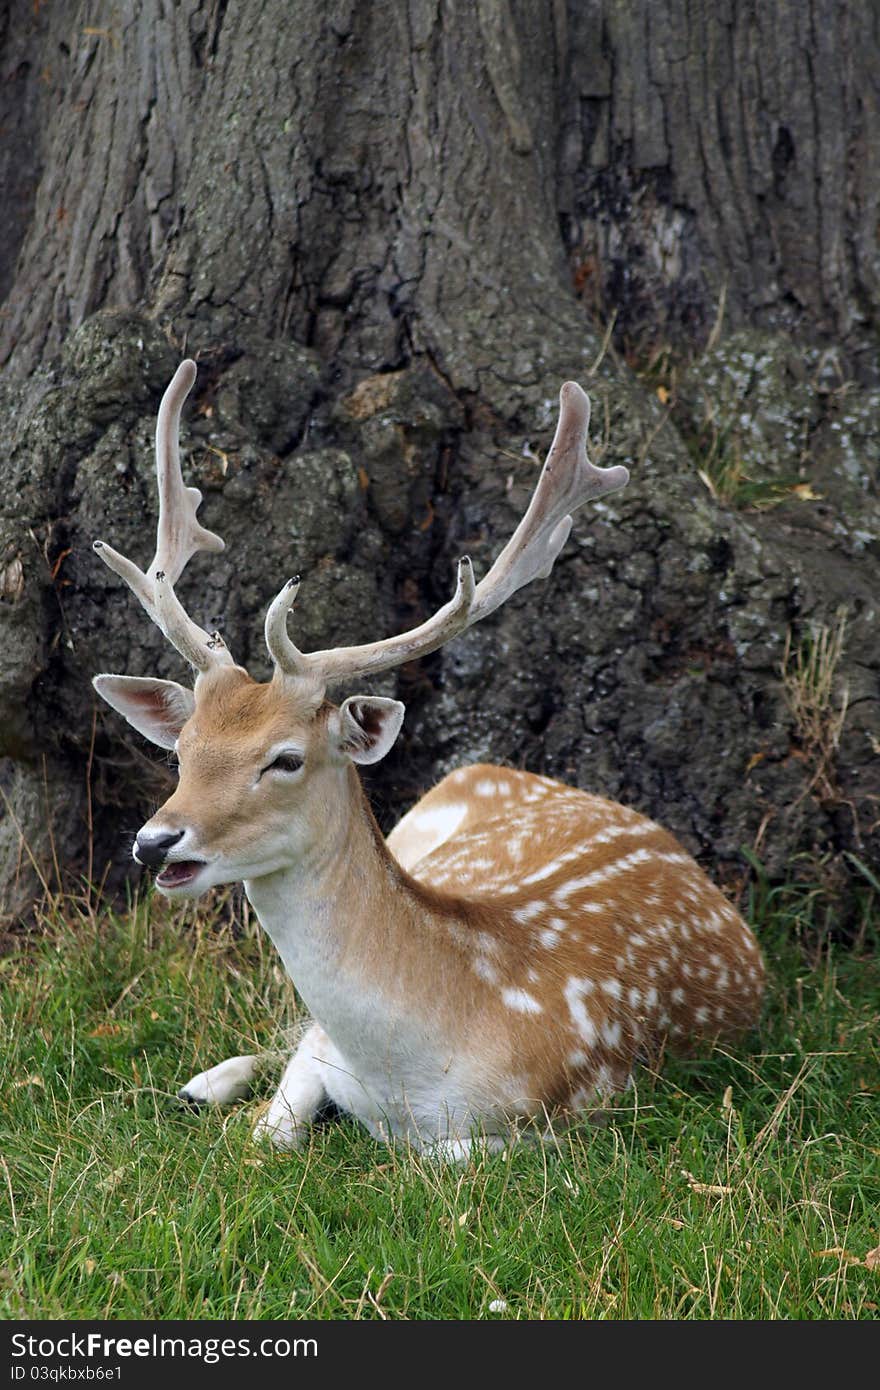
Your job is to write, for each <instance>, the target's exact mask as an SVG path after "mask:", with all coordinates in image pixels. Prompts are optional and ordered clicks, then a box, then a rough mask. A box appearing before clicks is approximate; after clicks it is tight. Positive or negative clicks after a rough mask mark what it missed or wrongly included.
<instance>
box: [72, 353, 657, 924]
mask: <svg viewBox="0 0 880 1390" xmlns="http://www.w3.org/2000/svg"><path fill="white" fill-rule="evenodd" d="M195 379H196V366H195V363H194V362H191V361H185V362H182V363H181V365H180V366H179V367H178V369H177V372H176V373H175V375H174V378H173V380H172V381H171V384H170V385H169V387H168V389H167V390H166V392H165V395H164V397H163V399H162V403H161V406H160V409H159V417H158V422H157V428H156V471H157V478H158V487H159V523H158V535H157V544H156V553H155V555H154V557H153V560H152V562H151V563H150V565H149V566H148V567H147V570H146V571H142V570H140V569H139V568H138V567H137V565H135V564H134V563H133V562H132V561H131V560H129V559H127V558H126V557H125V556H123V555H121V554H120V553H119V552H118V551H116V550H114V549H113V548H112V546H109V545H107V544H106V543H105V542H103V541H95V543H94V544H95V549H96V550H97V552H98V554H99V555H100V556H101V558H102V559H103V560H104V561H105V562H106V564H108V565H109V566H110V568H111V569H112V570H114V571H115V573H116V574H118V575H119V576H120V578H122V579H124V580H125V582H126V583H127V584H128V586H129V587H130V588H131V589H132V590H133V592H134V593H135V595H136V597H137V598H138V600H139V601H140V603H141V604H142V606H143V607H144V608H145V609H146V611H147V613H148V614H149V616H150V618H151V619H152V620H153V621H154V622H155V623H156V624H157V625H158V626H159V627H160V628H161V630H162V632H163V633H164V634H165V636H166V637H167V638H168V640H169V641H170V642H171V643H172V644H173V646H174V647H175V648H176V649H177V651H178V652H180V654H181V656H183V657H184V658H185V659H186V660H187V661H188V662H189V664H190V666H191V667H192V668H193V669H194V671H195V673H196V675H195V684H194V686H193V688H192V689H190V688H189V687H187V686H183V685H179V684H177V683H176V682H174V681H165V680H157V679H152V678H146V677H137V676H114V675H99V676H96V677H95V678H94V686H95V689H96V690H97V691H98V693H99V695H101V696H102V697H103V699H105V700H106V701H107V702H108V704H110V705H112V706H113V708H114V709H116V710H117V711H118V712H119V713H120V714H122V715H123V716H124V717H125V718H126V719H127V720H128V722H129V723H130V724H132V725H133V726H134V728H136V729H137V730H138V731H139V732H140V733H141V734H143V735H144V736H145V737H146V738H148V739H150V740H151V741H152V742H153V743H155V744H157V745H158V746H159V747H161V748H166V749H170V750H173V751H174V752H175V753H176V755H177V759H178V763H179V769H180V775H179V782H178V786H177V789H176V790H175V792H174V793H173V795H172V796H171V797H169V799H168V800H167V801H166V802H165V804H164V805H163V806H162V807H160V809H159V810H158V811H157V812H156V814H155V815H154V816H153V817H152V818H151V819H150V820H148V821H147V823H146V824H145V825H144V826H143V827H142V828H141V830H140V831H139V832H138V835H137V839H136V840H135V844H134V849H133V853H134V857H135V859H136V860H138V862H139V863H142V864H146V865H149V866H151V867H153V868H157V869H159V870H160V873H159V875H158V877H157V880H156V882H157V886H158V887H159V888H160V889H161V890H162V891H163V892H165V893H167V894H169V895H174V896H190V897H191V896H197V895H198V894H199V893H202V892H203V891H204V890H205V889H206V888H209V887H211V886H213V885H216V884H219V883H230V882H236V881H238V880H240V879H246V880H247V879H253V878H258V877H263V876H265V875H268V874H271V873H273V872H275V871H277V870H279V869H282V868H285V867H289V866H290V865H291V864H293V863H296V864H301V865H302V866H303V867H304V868H305V869H308V867H309V866H310V865H313V864H317V863H318V862H319V861H321V860H326V859H327V857H328V856H330V855H332V854H334V853H338V852H339V851H340V850H341V848H342V847H343V845H344V843H345V834H346V821H345V814H344V807H345V806H346V805H347V804H348V802H349V801H350V796H349V795H348V793H349V792H350V790H351V783H352V779H354V778H356V774H355V771H354V768H355V766H356V765H357V764H360V763H373V762H377V761H378V760H379V759H380V758H382V757H384V755H385V754H386V753H387V752H388V750H389V749H390V748H391V747H392V745H393V743H394V741H395V739H396V738H397V735H398V733H399V731H400V727H401V724H402V722H403V715H404V707H403V705H402V704H401V703H400V702H399V701H397V700H389V699H382V698H379V697H376V696H369V695H352V696H350V697H349V698H348V699H346V700H345V701H344V702H343V703H342V705H341V706H339V707H338V708H337V707H335V706H333V705H331V704H330V703H329V702H328V701H327V700H326V698H325V696H326V690H327V688H328V686H330V685H334V686H337V685H345V684H347V683H349V682H354V681H356V680H360V679H362V678H365V677H366V678H368V677H370V676H371V675H375V674H378V673H379V672H381V671H387V670H390V669H392V668H394V667H397V666H399V665H401V664H403V663H404V662H408V661H413V660H415V659H416V658H417V657H421V656H426V655H427V654H428V653H429V652H433V651H435V650H436V649H437V648H438V647H441V646H443V645H444V644H445V643H446V642H448V641H450V640H451V639H452V638H453V637H455V636H456V635H457V634H458V633H460V632H463V631H464V630H465V629H466V628H468V627H470V626H472V624H474V623H476V622H479V621H480V620H481V619H482V618H485V617H486V616H487V615H488V614H489V613H492V612H494V611H495V609H496V608H498V607H499V606H500V605H501V604H502V603H504V602H505V601H506V599H508V598H509V597H510V595H511V594H513V593H515V592H516V590H517V589H520V588H522V587H523V585H525V584H528V583H530V582H531V581H532V580H533V579H537V578H546V577H547V575H549V573H550V571H551V569H552V568H553V564H554V561H555V560H556V557H557V555H558V554H559V552H560V550H561V549H562V547H563V545H564V544H565V541H566V538H567V537H568V534H569V531H570V529H571V524H572V517H571V514H572V513H573V512H574V511H575V510H576V508H578V507H580V506H582V505H583V504H584V503H586V502H588V501H591V500H594V499H596V498H598V497H601V496H603V495H604V494H606V493H609V492H613V491H616V490H617V489H619V488H622V487H623V486H625V484H626V483H627V482H628V480H629V474H628V472H627V470H626V469H625V468H623V467H621V466H617V467H614V468H606V469H601V468H596V467H595V466H594V465H593V464H592V463H591V462H590V461H589V459H588V458H587V453H586V444H587V430H588V426H589V419H590V405H589V400H588V398H587V396H586V395H585V393H584V392H583V391H582V390H581V388H580V387H579V386H578V385H577V384H576V383H575V382H571V381H570V382H567V383H566V384H565V385H564V386H563V387H562V390H561V392H560V411H559V422H558V425H557V429H556V434H555V437H554V440H553V444H552V447H551V449H550V453H549V454H548V456H547V461H546V463H545V464H544V468H543V470H542V472H541V475H540V478H539V480H538V484H537V486H536V488H535V492H534V495H533V497H532V499H531V502H530V504H529V507H528V509H527V511H526V513H525V516H524V517H523V519H522V521H521V522H520V524H519V526H518V527H517V528H516V531H515V532H514V534H513V536H512V537H511V539H510V540H509V541H508V543H507V545H506V546H505V548H504V549H503V550H502V552H501V554H500V555H499V556H498V558H497V560H496V561H495V563H494V564H493V565H492V567H491V569H490V570H489V572H488V573H487V574H486V576H485V577H484V578H483V579H482V580H481V581H480V583H479V584H476V583H475V581H474V575H473V569H472V566H471V562H470V560H469V559H467V558H466V557H465V558H463V559H462V560H460V561H459V564H458V575H457V581H456V586H455V592H454V594H453V596H452V598H451V599H450V600H449V602H448V603H446V604H445V605H444V606H443V607H442V608H440V609H439V610H438V612H436V613H435V614H434V615H433V617H431V618H429V619H428V620H427V621H426V622H424V623H422V624H421V625H420V626H418V627H416V628H413V629H412V630H411V631H409V632H405V633H401V634H399V635H397V636H394V637H389V638H385V639H384V640H381V641H377V642H372V643H367V644H366V645H364V646H358V647H336V648H331V649H328V650H326V651H318V652H310V653H305V652H301V651H300V650H299V649H298V648H297V647H296V646H295V644H294V642H293V641H292V639H291V637H290V634H289V632H288V626H287V624H288V615H289V613H290V611H291V609H292V607H293V604H294V601H295V599H296V597H297V593H298V590H299V579H298V577H297V578H295V579H290V580H288V582H287V583H286V584H285V585H284V587H283V588H282V589H281V591H280V593H279V594H278V595H277V597H276V598H275V599H274V600H273V602H272V603H271V604H270V606H269V609H268V612H267V614H266V620H265V637H266V644H267V646H268V649H269V653H270V655H271V657H272V659H273V662H274V667H275V669H274V674H273V676H272V678H271V680H270V681H268V682H266V683H264V684H261V683H258V682H256V681H254V680H252V679H251V678H250V676H248V674H247V672H246V671H245V670H244V669H243V668H242V667H240V666H238V665H236V664H235V662H234V660H233V657H232V655H231V653H230V651H229V649H228V648H227V646H226V644H225V642H224V641H223V638H222V637H221V636H220V634H219V633H217V632H215V633H208V632H206V631H204V630H203V629H202V628H200V627H199V626H198V625H197V624H196V623H195V622H194V621H193V620H192V618H190V617H189V616H188V614H187V613H186V612H185V611H184V609H183V606H182V605H181V603H180V601H179V599H178V598H177V595H176V594H175V591H174V585H175V584H176V582H177V580H178V579H179V577H180V575H181V574H182V572H183V570H184V567H185V566H186V564H187V563H188V561H189V560H190V559H191V558H192V556H193V555H194V554H195V553H196V552H197V551H199V550H206V551H208V552H214V553H216V552H218V551H220V550H222V549H223V547H224V543H223V541H222V540H221V539H220V537H219V536H217V535H215V534H214V533H213V532H211V531H208V530H206V529H205V528H204V527H203V526H201V525H200V524H199V522H198V520H197V519H196V513H197V510H198V507H199V504H200V502H201V500H202V499H201V494H200V493H199V492H198V490H197V489H195V488H189V487H186V486H185V485H184V482H183V478H182V475H181V469H180V456H179V449H178V434H179V426H180V414H181V410H182V407H183V403H184V401H185V399H186V397H187V395H188V394H189V391H190V390H191V388H192V386H193V383H194V382H195ZM340 808H342V810H341V809H340Z"/></svg>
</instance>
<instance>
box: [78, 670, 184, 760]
mask: <svg viewBox="0 0 880 1390" xmlns="http://www.w3.org/2000/svg"><path fill="white" fill-rule="evenodd" d="M92 685H93V686H94V687H95V689H96V690H97V692H98V694H99V695H100V696H101V698H102V699H103V700H106V701H107V704H108V705H112V706H113V708H114V709H115V710H117V711H118V712H119V714H121V715H123V716H124V718H125V719H127V720H128V722H129V724H131V725H132V727H133V728H135V729H137V731H138V733H139V734H143V736H144V738H148V739H149V740H150V742H151V743H156V744H158V745H159V747H160V748H173V747H174V745H175V743H176V742H177V735H178V734H179V733H180V731H181V729H182V728H183V726H184V724H185V723H186V721H187V720H188V719H189V717H190V715H191V714H192V712H193V710H194V709H195V707H196V697H195V696H194V695H193V693H192V691H191V690H187V689H186V687H185V686H183V685H178V684H177V682H176V681H160V680H154V679H153V678H152V677H150V676H95V678H94V680H93V681H92Z"/></svg>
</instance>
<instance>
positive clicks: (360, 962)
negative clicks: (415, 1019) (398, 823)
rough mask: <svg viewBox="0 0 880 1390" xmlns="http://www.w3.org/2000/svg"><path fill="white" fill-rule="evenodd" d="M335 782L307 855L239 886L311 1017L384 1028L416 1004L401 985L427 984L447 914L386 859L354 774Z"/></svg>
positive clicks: (346, 1025) (347, 1026)
mask: <svg viewBox="0 0 880 1390" xmlns="http://www.w3.org/2000/svg"><path fill="white" fill-rule="evenodd" d="M341 775H342V776H345V777H346V778H347V786H345V787H344V788H343V789H342V790H343V795H341V796H340V797H339V798H338V799H337V800H336V802H335V807H334V814H333V815H332V817H328V823H327V824H326V825H325V827H324V830H323V833H322V835H321V839H320V844H318V845H316V847H315V850H314V853H313V854H311V855H310V856H308V857H307V858H304V859H303V860H302V861H300V862H298V863H296V864H294V865H291V866H289V867H286V868H284V869H280V870H277V871H276V872H275V873H272V874H267V875H265V876H264V877H261V878H257V879H251V880H248V881H246V882H245V885H244V887H245V892H246V893H247V896H248V900H249V901H250V903H251V905H252V906H253V908H254V910H255V912H256V914H257V916H258V918H259V920H260V923H261V925H262V927H263V929H264V930H265V931H266V933H267V935H268V936H269V937H270V938H271V940H272V942H273V943H274V945H275V947H276V949H277V950H278V953H279V955H280V956H281V958H282V960H283V962H284V965H285V968H286V969H287V972H288V974H289V975H290V977H291V979H292V980H293V983H294V984H295V985H296V987H297V990H298V991H299V993H300V995H301V997H302V999H303V1001H304V1002H305V1004H306V1006H307V1007H308V1009H309V1011H310V1012H311V1013H312V1015H313V1017H315V1018H316V1019H317V1020H318V1021H320V1022H321V1023H322V1024H324V1026H325V1027H328V1028H331V1027H334V1026H336V1027H337V1028H339V1027H343V1028H345V1030H346V1031H348V1030H349V1029H351V1028H354V1029H358V1028H363V1027H364V1025H365V1023H366V1021H367V1020H366V1019H365V1017H364V1015H365V1013H368V1012H369V1011H370V1010H371V1009H375V1010H376V1011H378V1012H379V1013H381V1015H382V1018H383V1019H384V1024H385V1026H386V1027H387V1024H388V1021H389V1019H388V1010H389V1009H391V1010H392V1011H393V1010H394V1009H395V1007H396V1001H397V1002H399V1004H400V1007H401V1009H403V1010H404V1011H406V1009H407V1008H408V1007H409V1006H411V1005H412V1004H413V1002H414V1001H413V999H412V997H411V994H410V993H409V989H408V987H406V986H405V984H404V982H411V981H412V980H413V979H416V978H421V979H424V978H425V975H426V969H425V967H426V964H427V961H428V960H429V959H430V957H431V956H432V955H433V954H434V953H435V952H436V950H438V949H441V950H442V948H443V944H444V938H445V940H446V941H449V940H450V937H449V934H448V933H443V932H440V931H438V930H437V927H438V924H439V916H442V917H447V916H449V915H454V911H453V912H452V913H451V914H450V913H449V912H447V911H443V912H441V913H440V914H438V913H437V911H436V909H435V908H433V907H432V904H431V903H430V900H428V899H427V898H426V895H425V893H424V891H422V890H420V889H419V887H418V885H417V884H415V883H413V881H412V880H411V879H410V878H409V877H408V875H407V874H406V873H405V872H404V871H403V870H402V869H401V867H400V866H399V865H398V863H397V861H396V860H395V859H394V858H393V856H392V855H391V853H390V851H389V850H388V848H387V846H386V844H385V841H384V838H383V836H382V832H381V831H380V829H379V827H378V825H377V823H376V820H375V817H374V816H373V813H372V810H371V809H370V806H369V803H368V801H367V799H366V796H365V795H364V792H363V788H362V787H361V783H360V779H359V777H358V776H357V773H356V772H355V770H354V769H353V768H348V769H345V770H344V772H343V773H342V774H341ZM346 793H347V794H346ZM426 953H427V954H426ZM430 973H431V972H430V971H428V972H427V974H428V975H430Z"/></svg>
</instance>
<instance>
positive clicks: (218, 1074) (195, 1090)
mask: <svg viewBox="0 0 880 1390" xmlns="http://www.w3.org/2000/svg"><path fill="white" fill-rule="evenodd" d="M259 1060H260V1059H259V1057H258V1056H250V1057H229V1058H227V1060H226V1061H225V1062H219V1063H218V1064H217V1066H216V1067H210V1068H209V1069H208V1071H200V1072H199V1074H198V1076H194V1077H193V1078H192V1080H191V1081H187V1083H186V1085H185V1086H181V1088H180V1090H179V1091H178V1092H177V1094H178V1096H179V1097H180V1099H181V1100H185V1101H189V1103H190V1104H191V1105H231V1104H232V1102H233V1101H234V1100H243V1099H244V1098H245V1096H249V1095H250V1093H251V1087H252V1086H253V1083H254V1077H255V1076H256V1073H257V1064H258V1062H259Z"/></svg>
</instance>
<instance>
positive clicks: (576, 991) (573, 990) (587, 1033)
mask: <svg viewBox="0 0 880 1390" xmlns="http://www.w3.org/2000/svg"><path fill="white" fill-rule="evenodd" d="M594 988H595V986H594V984H593V981H592V980H586V979H579V978H578V977H577V976H576V975H572V977H571V978H570V979H569V981H568V982H567V984H566V986H565V989H564V990H563V994H564V997H565V1002H566V1004H567V1005H568V1012H569V1013H570V1014H571V1020H572V1023H573V1024H574V1026H575V1028H576V1029H577V1031H578V1033H579V1034H580V1036H581V1037H582V1038H583V1040H584V1042H585V1043H589V1044H590V1045H592V1044H593V1043H594V1042H595V1041H596V1025H595V1023H594V1022H593V1020H592V1018H591V1017H590V1014H589V1012H588V1010H587V1006H586V1004H585V1003H584V999H585V997H586V996H587V995H588V994H592V992H593V990H594Z"/></svg>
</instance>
